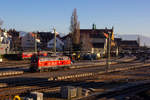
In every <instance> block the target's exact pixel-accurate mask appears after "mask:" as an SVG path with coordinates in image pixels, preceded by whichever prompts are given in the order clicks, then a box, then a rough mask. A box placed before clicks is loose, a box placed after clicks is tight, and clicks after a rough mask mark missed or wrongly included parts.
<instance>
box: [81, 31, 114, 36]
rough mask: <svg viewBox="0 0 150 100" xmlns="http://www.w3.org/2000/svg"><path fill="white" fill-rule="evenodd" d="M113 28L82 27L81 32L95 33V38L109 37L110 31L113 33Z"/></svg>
mask: <svg viewBox="0 0 150 100" xmlns="http://www.w3.org/2000/svg"><path fill="white" fill-rule="evenodd" d="M112 31H113V30H112V29H80V33H81V34H91V35H92V34H95V36H92V37H94V38H99V37H101V38H108V33H109V32H111V33H112Z"/></svg>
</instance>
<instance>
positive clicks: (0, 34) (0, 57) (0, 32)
mask: <svg viewBox="0 0 150 100" xmlns="http://www.w3.org/2000/svg"><path fill="white" fill-rule="evenodd" d="M1 36H2V31H1V27H0V48H1ZM2 61H3V60H2V55H1V53H0V62H2Z"/></svg>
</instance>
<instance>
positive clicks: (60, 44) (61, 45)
mask: <svg viewBox="0 0 150 100" xmlns="http://www.w3.org/2000/svg"><path fill="white" fill-rule="evenodd" d="M47 48H50V49H53V48H54V39H51V40H50V41H49V42H48V43H47ZM63 48H64V43H63V42H62V40H61V39H60V38H58V37H56V50H57V51H63Z"/></svg>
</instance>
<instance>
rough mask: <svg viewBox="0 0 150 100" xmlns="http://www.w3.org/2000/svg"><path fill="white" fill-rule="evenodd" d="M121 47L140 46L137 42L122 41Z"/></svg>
mask: <svg viewBox="0 0 150 100" xmlns="http://www.w3.org/2000/svg"><path fill="white" fill-rule="evenodd" d="M120 45H124V46H125V45H126V46H139V44H138V42H137V41H136V40H122V41H121V42H120Z"/></svg>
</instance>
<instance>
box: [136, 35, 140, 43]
mask: <svg viewBox="0 0 150 100" xmlns="http://www.w3.org/2000/svg"><path fill="white" fill-rule="evenodd" d="M137 42H138V44H139V46H140V36H139V35H138V38H137Z"/></svg>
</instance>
